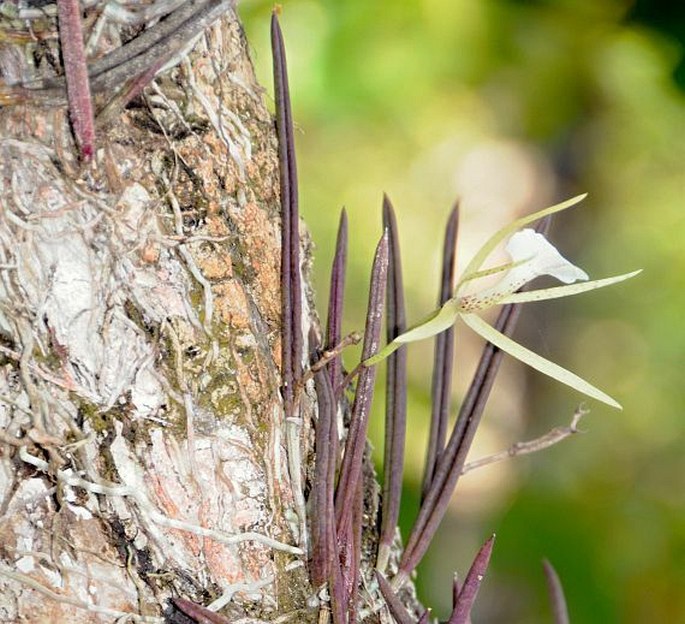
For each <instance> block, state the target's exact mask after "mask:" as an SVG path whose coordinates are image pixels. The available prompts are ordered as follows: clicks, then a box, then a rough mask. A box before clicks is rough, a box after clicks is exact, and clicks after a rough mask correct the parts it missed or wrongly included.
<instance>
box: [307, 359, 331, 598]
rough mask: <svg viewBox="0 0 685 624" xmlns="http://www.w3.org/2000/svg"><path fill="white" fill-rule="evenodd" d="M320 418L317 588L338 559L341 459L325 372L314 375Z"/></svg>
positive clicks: (315, 496)
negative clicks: (336, 498)
mask: <svg viewBox="0 0 685 624" xmlns="http://www.w3.org/2000/svg"><path fill="white" fill-rule="evenodd" d="M314 383H315V387H316V396H317V399H318V404H319V418H318V420H317V422H316V434H315V440H314V449H315V453H316V455H315V460H314V482H313V485H312V493H311V497H312V502H311V538H312V558H311V565H310V576H311V581H312V585H314V587H318V586H319V585H322V584H323V583H325V582H326V581H327V580H328V578H329V577H330V573H331V562H332V561H333V559H334V558H335V557H337V549H336V545H335V511H334V509H333V497H334V488H335V483H334V479H335V467H336V463H337V455H338V432H337V423H336V403H335V397H334V395H333V386H332V385H331V380H330V377H329V376H328V373H327V372H326V370H325V369H322V370H320V371H318V372H317V373H316V374H315V375H314Z"/></svg>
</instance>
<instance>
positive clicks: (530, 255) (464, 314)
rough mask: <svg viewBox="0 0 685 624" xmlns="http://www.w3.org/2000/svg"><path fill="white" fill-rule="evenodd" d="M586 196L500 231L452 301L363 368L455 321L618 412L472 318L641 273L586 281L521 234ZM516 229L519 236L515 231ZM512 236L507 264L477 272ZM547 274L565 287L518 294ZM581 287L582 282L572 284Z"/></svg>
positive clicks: (539, 239) (533, 237)
mask: <svg viewBox="0 0 685 624" xmlns="http://www.w3.org/2000/svg"><path fill="white" fill-rule="evenodd" d="M584 197H585V195H579V196H578V197H574V198H573V199H570V200H568V201H565V202H562V203H561V204H557V205H555V206H552V207H550V208H546V209H545V210H541V211H539V212H536V213H534V214H531V215H528V216H527V217H523V218H522V219H519V220H517V221H515V222H514V223H512V224H510V225H508V226H506V227H504V228H502V229H501V230H499V231H498V232H497V233H496V234H495V235H494V236H492V238H490V240H488V241H487V242H486V243H485V245H483V247H482V248H481V249H480V250H479V251H478V253H476V255H475V256H474V258H473V259H472V260H471V262H470V263H469V265H468V266H467V268H466V270H465V271H464V275H463V276H462V278H461V280H460V282H459V283H458V284H457V287H456V289H455V293H454V297H453V298H452V299H450V300H449V301H447V303H445V304H444V305H443V306H442V307H441V308H440V309H439V310H436V311H435V312H433V313H432V314H431V315H430V316H428V317H427V318H426V319H424V320H423V321H422V322H421V323H419V324H418V325H416V326H415V327H413V328H412V329H409V330H408V331H406V332H405V333H404V334H402V335H400V336H398V337H397V338H396V339H395V340H394V341H393V342H391V343H390V344H388V345H386V347H385V348H384V349H382V350H381V351H380V352H379V353H378V354H377V355H375V356H374V357H372V358H369V359H368V360H366V361H365V362H364V364H365V365H366V366H371V365H373V364H376V363H378V362H380V361H381V360H383V359H384V358H386V357H387V356H388V355H390V354H391V353H392V352H393V351H395V350H396V349H398V348H399V347H400V346H401V345H402V344H405V343H408V342H415V341H417V340H423V339H424V338H429V337H431V336H435V335H436V334H439V333H440V332H442V331H444V330H445V329H447V328H449V327H450V326H451V325H452V324H453V323H455V322H456V320H457V319H459V318H461V319H462V320H463V321H464V323H466V325H468V326H469V327H470V328H471V329H473V330H474V331H475V332H476V333H478V334H479V335H480V336H482V337H483V338H485V339H486V340H487V341H489V342H491V343H492V344H493V345H495V346H496V347H499V348H500V349H502V350H503V351H506V352H507V353H509V354H510V355H512V356H514V357H515V358H517V359H519V360H521V361H522V362H524V363H525V364H528V365H529V366H531V367H532V368H535V369H536V370H539V371H540V372H542V373H545V374H546V375H548V376H550V377H552V378H553V379H556V380H557V381H560V382H561V383H564V384H566V385H568V386H570V387H572V388H574V389H576V390H578V391H579V392H582V393H583V394H585V395H587V396H589V397H592V398H594V399H597V400H599V401H602V402H604V403H606V404H608V405H611V406H612V407H616V408H618V409H621V406H620V404H619V403H618V402H617V401H615V400H614V399H612V398H611V397H610V396H609V395H608V394H605V393H604V392H602V391H601V390H599V389H598V388H596V387H595V386H593V385H592V384H590V383H588V382H587V381H585V380H584V379H582V378H580V377H578V375H575V374H574V373H572V372H571V371H569V370H566V369H565V368H562V367H561V366H559V365H558V364H555V363H554V362H550V361H549V360H547V359H545V358H543V357H541V356H539V355H537V354H536V353H533V352H532V351H530V350H529V349H526V348H525V347H523V346H522V345H520V344H519V343H517V342H515V341H514V340H512V339H511V338H509V337H508V336H505V335H504V334H502V333H501V332H499V331H497V330H496V329H495V328H494V327H492V326H490V325H488V323H486V322H485V321H484V320H483V319H481V318H480V317H479V316H477V315H476V314H475V312H479V311H481V310H485V309H487V308H490V307H492V306H496V305H501V304H506V303H523V302H526V301H542V300H545V299H556V298H558V297H566V296H569V295H575V294H578V293H582V292H587V291H589V290H594V289H596V288H602V287H604V286H609V285H611V284H616V283H618V282H622V281H624V280H627V279H629V278H631V277H634V276H635V275H637V274H638V273H640V271H632V272H631V273H625V274H623V275H616V276H613V277H608V278H605V279H600V280H593V281H588V279H589V278H588V275H587V273H585V271H583V270H582V269H580V268H579V267H577V266H575V265H574V264H572V263H571V262H569V261H568V260H566V258H564V257H563V256H562V255H561V254H560V253H559V252H558V251H557V249H556V248H555V247H554V246H553V245H552V244H551V243H550V242H549V241H548V240H547V239H546V238H545V237H544V236H543V235H542V234H539V233H538V232H535V231H534V230H531V229H528V228H526V229H520V228H522V227H523V226H524V225H527V224H528V223H531V222H533V221H536V220H538V219H541V218H542V217H545V216H547V215H549V214H553V213H555V212H559V211H561V210H565V209H566V208H570V207H571V206H573V205H575V204H577V203H578V202H579V201H581V200H582V199H583V198H584ZM517 230H520V231H517ZM508 236H510V238H509V241H508V242H507V245H506V248H505V249H506V251H507V253H508V254H509V256H510V257H511V262H509V263H507V264H505V265H503V266H499V267H495V268H493V269H486V270H481V269H480V267H481V266H482V265H483V263H484V262H485V260H486V259H487V257H488V256H489V255H490V253H491V252H492V251H493V249H494V248H495V247H496V246H497V245H498V244H499V243H500V242H502V241H503V240H504V239H506V238H507V237H508ZM505 271H506V273H505V274H504V276H503V278H502V279H501V280H500V281H499V282H498V283H497V284H495V285H494V286H492V287H489V288H486V289H482V290H480V291H476V292H474V293H471V294H463V291H464V290H465V285H466V284H470V283H471V282H473V281H475V280H478V279H480V278H482V277H485V276H488V275H494V274H496V273H502V272H505ZM542 275H550V276H552V277H554V278H556V279H558V280H559V281H561V282H563V283H564V284H567V285H566V286H557V287H554V288H545V289H539V290H530V291H525V292H517V291H519V290H520V288H521V287H523V286H524V285H526V284H527V283H528V282H530V281H532V280H533V279H535V278H536V277H540V276H542ZM575 282H581V283H575Z"/></svg>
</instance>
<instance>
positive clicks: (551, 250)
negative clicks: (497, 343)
mask: <svg viewBox="0 0 685 624" xmlns="http://www.w3.org/2000/svg"><path fill="white" fill-rule="evenodd" d="M505 249H506V251H507V253H508V254H509V256H510V257H511V263H509V264H507V265H505V267H504V268H506V267H509V269H508V271H507V273H506V274H505V275H504V277H503V278H502V279H501V280H500V281H499V282H498V283H497V284H495V285H494V286H493V287H491V288H487V289H485V290H481V291H479V292H477V293H475V294H473V295H465V296H463V297H460V298H459V308H460V310H462V312H475V311H477V310H485V309H487V308H489V307H492V306H493V305H497V304H498V303H500V302H501V301H502V299H504V298H505V297H507V296H508V295H511V294H513V293H515V292H516V291H517V290H519V289H520V288H522V287H523V286H525V285H526V284H527V283H528V282H531V281H533V280H534V279H535V278H536V277H540V276H542V275H551V276H552V277H556V278H557V279H558V280H559V281H560V282H564V284H572V283H573V282H576V281H578V280H584V281H585V280H588V279H589V277H588V275H587V273H586V272H585V271H583V270H582V269H579V268H578V267H577V266H575V265H574V264H571V263H570V262H569V261H568V260H566V258H564V257H563V256H562V255H561V254H560V253H559V252H558V251H557V249H556V247H555V246H554V245H552V244H551V243H550V242H549V241H548V240H547V239H546V238H545V237H544V236H543V235H542V234H540V233H538V232H536V231H535V230H531V229H529V228H528V229H525V230H521V231H520V232H516V234H514V235H513V236H512V237H511V238H510V239H509V242H508V243H507V246H506V248H505Z"/></svg>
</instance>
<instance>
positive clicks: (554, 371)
mask: <svg viewBox="0 0 685 624" xmlns="http://www.w3.org/2000/svg"><path fill="white" fill-rule="evenodd" d="M461 318H462V319H463V321H464V323H466V324H467V325H468V326H469V327H470V328H471V329H472V330H473V331H475V332H476V333H477V334H479V335H480V336H481V337H483V338H485V340H487V341H488V342H490V343H492V344H493V345H495V346H496V347H498V348H500V349H502V351H506V352H507V353H508V354H509V355H511V356H512V357H515V358H516V359H517V360H520V361H521V362H523V363H524V364H528V366H530V367H531V368H534V369H535V370H538V371H540V372H541V373H544V374H545V375H547V376H548V377H551V378H552V379H556V380H557V381H559V382H561V383H563V384H566V385H567V386H570V387H571V388H573V389H574V390H577V391H578V392H582V393H583V394H585V395H587V396H589V397H591V398H593V399H596V400H598V401H601V402H602V403H606V404H607V405H610V406H611V407H615V408H616V409H622V407H621V405H620V404H619V403H618V402H617V401H615V400H614V399H612V398H611V397H610V396H609V395H608V394H605V393H604V392H602V391H601V390H599V389H598V388H595V386H593V385H592V384H590V383H589V382H587V381H585V380H584V379H582V378H580V377H578V375H576V374H575V373H572V372H571V371H569V370H566V369H565V368H563V367H561V366H559V365H558V364H555V363H554V362H550V361H549V360H547V359H545V358H543V357H542V356H540V355H538V354H537V353H533V352H532V351H530V350H529V349H526V348H525V347H524V346H522V345H520V344H519V343H518V342H515V341H514V340H512V339H511V338H508V337H507V336H505V335H504V334H501V333H500V332H498V331H497V330H496V329H495V328H494V327H491V326H490V325H488V324H487V323H486V322H485V321H484V320H483V319H481V318H480V317H478V316H476V315H475V314H462V315H461Z"/></svg>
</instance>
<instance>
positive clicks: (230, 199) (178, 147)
mask: <svg viewBox="0 0 685 624" xmlns="http://www.w3.org/2000/svg"><path fill="white" fill-rule="evenodd" d="M101 9H102V7H100V6H99V3H96V4H95V5H94V6H93V7H91V8H89V10H88V12H87V13H86V21H87V23H88V24H89V26H90V27H92V26H93V24H95V23H99V22H98V21H97V20H99V19H101V18H102V15H103V13H102V12H101ZM89 16H90V18H91V20H90V21H88V18H89ZM2 26H3V27H5V26H7V25H6V24H5V23H3V24H2ZM43 26H44V30H41V37H39V38H38V41H37V42H36V41H31V40H30V39H29V40H25V39H22V38H17V39H16V42H15V43H12V44H11V45H10V44H8V43H5V44H3V47H2V50H1V51H0V77H1V78H2V79H3V81H4V82H5V84H6V85H7V84H9V83H11V82H13V81H16V80H17V79H18V76H21V75H22V72H24V73H28V74H31V75H33V74H36V73H37V74H40V73H41V72H45V73H47V74H49V73H50V72H52V71H55V72H56V73H57V74H59V73H60V71H61V70H60V68H59V54H58V51H57V48H56V41H55V40H54V39H53V38H51V37H49V36H47V35H48V34H49V33H52V34H53V35H54V30H55V28H56V25H55V23H54V22H53V21H51V19H50V18H47V19H46V20H45V22H44V23H42V26H41V28H43ZM144 28H145V26H144V24H141V25H139V26H138V27H137V28H130V27H123V26H120V25H117V24H116V23H113V22H107V23H106V24H105V29H104V33H105V36H102V37H100V39H99V40H98V45H97V46H96V48H95V49H94V50H91V51H90V54H91V56H92V57H96V56H97V55H98V54H103V53H105V52H107V51H108V50H109V49H111V48H115V47H116V46H117V45H120V44H121V43H122V42H125V41H126V39H127V38H133V37H135V36H137V35H139V34H140V32H141V31H142V30H144ZM43 35H46V37H45V38H43ZM32 46H33V47H32ZM38 51H40V55H38ZM30 58H32V59H34V60H35V59H36V58H41V59H43V62H42V63H38V65H37V66H33V67H31V66H28V65H26V66H23V67H21V68H20V69H21V71H19V70H18V68H17V65H16V64H17V62H19V63H20V64H21V63H24V64H26V59H30ZM46 59H47V60H49V61H50V62H49V63H48V62H47V60H46ZM18 60H19V61H18ZM34 65H35V64H34ZM55 66H56V69H55ZM108 95H110V96H111V94H108ZM105 103H106V102H105V98H104V95H103V94H99V95H98V96H97V97H96V108H97V107H98V106H99V107H100V109H102V107H103V106H104V105H105ZM12 104H13V105H12V106H6V107H4V108H1V109H0V168H1V169H0V170H1V175H0V202H1V205H0V254H1V257H0V338H1V343H0V358H1V361H0V397H1V400H0V431H1V432H2V434H1V435H2V437H1V438H0V621H10V622H11V621H28V622H66V621H69V622H76V623H78V622H109V621H114V620H115V619H116V618H117V617H130V618H132V619H133V620H137V621H149V622H162V621H166V620H165V619H164V618H165V616H169V617H171V616H170V615H169V614H170V613H171V611H172V609H171V607H170V603H169V598H170V597H171V596H173V595H183V596H185V597H187V598H190V599H195V600H197V601H198V602H201V603H202V604H207V603H208V602H211V601H212V600H214V599H217V598H220V597H221V596H223V597H224V598H225V599H228V598H232V600H231V601H230V604H229V605H228V606H227V607H225V609H224V610H223V613H225V614H228V615H234V616H245V615H248V614H249V615H250V616H252V617H256V618H263V619H265V620H271V619H273V618H275V617H276V616H278V615H284V614H286V613H288V612H291V613H292V612H293V610H294V609H301V608H303V606H304V605H305V604H306V597H307V596H306V594H307V592H309V591H310V589H309V587H308V584H307V581H306V574H305V572H304V567H303V566H304V561H303V557H302V556H301V555H300V554H298V549H297V539H296V535H294V534H293V530H292V522H291V518H292V511H291V507H292V492H291V488H290V481H289V477H288V471H287V466H286V461H285V450H284V440H283V435H284V434H283V422H282V419H283V412H282V404H281V399H280V394H279V387H280V372H279V371H280V343H279V335H280V333H279V332H280V322H281V321H280V299H279V250H280V247H279V245H280V244H279V235H278V227H279V204H278V201H279V200H278V170H277V162H276V152H275V135H274V131H273V124H272V119H271V116H270V114H269V112H268V111H267V109H266V107H265V105H264V101H263V97H262V89H261V87H259V85H258V84H257V83H256V80H255V77H254V73H253V70H252V66H251V63H250V60H249V57H248V53H247V46H246V42H245V39H244V36H243V33H242V30H241V27H240V24H239V22H238V19H237V16H236V15H235V13H234V10H233V8H232V7H229V10H228V12H227V13H226V15H225V16H224V17H223V18H222V19H220V20H219V21H217V22H216V23H215V24H214V25H212V26H211V28H209V29H208V30H206V31H205V32H204V34H202V36H201V37H199V38H198V39H197V40H196V41H195V43H194V45H193V47H192V49H191V50H186V51H184V53H183V54H181V55H178V56H177V58H175V60H174V64H173V66H172V67H171V68H169V69H166V70H165V71H163V72H162V73H160V74H159V75H158V76H157V77H156V78H155V80H154V82H153V83H152V84H151V85H149V86H148V87H147V88H146V89H145V91H144V94H143V95H142V96H140V97H138V98H136V99H134V100H133V101H132V102H131V103H130V105H129V106H128V107H127V108H126V109H125V110H116V111H113V110H112V109H111V108H110V109H107V111H106V114H103V115H102V116H101V117H99V118H98V126H97V130H98V133H97V139H96V140H97V151H96V157H95V160H94V163H93V165H92V166H89V167H83V166H82V165H80V164H79V162H78V157H77V151H76V149H75V144H74V141H73V138H72V134H71V129H70V125H69V119H68V115H67V113H66V110H65V107H64V106H47V105H45V104H41V103H39V102H34V101H32V100H27V101H25V102H19V103H17V102H12ZM305 407H306V402H305ZM241 534H248V535H247V536H246V538H245V539H243V538H240V537H238V538H236V537H235V536H240V535H241ZM236 590H238V591H236ZM292 615H293V617H294V620H295V621H306V620H307V618H308V617H309V615H304V614H297V613H292ZM174 617H176V616H174ZM179 617H180V616H179ZM169 621H173V619H172V620H169ZM178 621H179V622H180V621H182V620H181V619H179V620H178Z"/></svg>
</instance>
